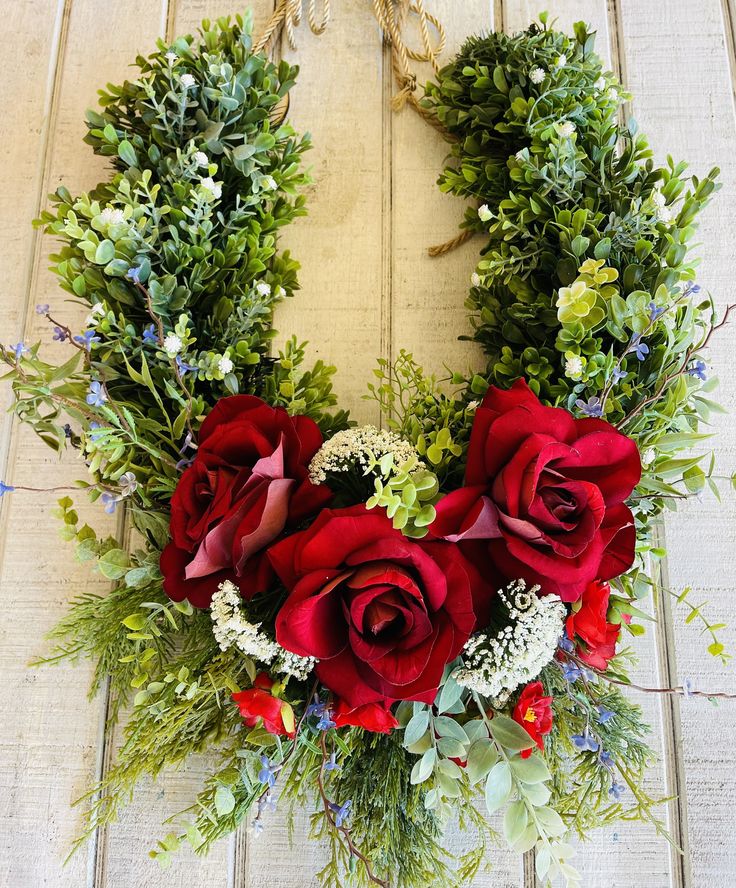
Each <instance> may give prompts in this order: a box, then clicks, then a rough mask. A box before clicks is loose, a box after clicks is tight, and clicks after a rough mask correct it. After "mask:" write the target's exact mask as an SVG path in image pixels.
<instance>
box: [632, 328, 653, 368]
mask: <svg viewBox="0 0 736 888" xmlns="http://www.w3.org/2000/svg"><path fill="white" fill-rule="evenodd" d="M629 351H633V352H635V353H636V356H637V358H638V359H639V360H640V361H643V360H644V358H646V356H647V355H648V354H649V346H648V345H647V344H646V342H642V338H641V333H634V335H633V336H632V337H631V345H630V346H629Z"/></svg>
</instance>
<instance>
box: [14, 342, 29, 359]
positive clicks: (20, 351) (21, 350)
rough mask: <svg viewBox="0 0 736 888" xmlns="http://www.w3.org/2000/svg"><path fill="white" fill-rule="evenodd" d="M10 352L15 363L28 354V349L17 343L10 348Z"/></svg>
mask: <svg viewBox="0 0 736 888" xmlns="http://www.w3.org/2000/svg"><path fill="white" fill-rule="evenodd" d="M10 351H12V352H13V354H14V355H15V360H16V363H17V362H18V361H20V359H21V358H22V357H23V355H27V354H28V353H29V352H30V349H29V348H28V347H27V346H26V345H25V344H24V343H22V342H18V343H16V344H15V345H11V346H10Z"/></svg>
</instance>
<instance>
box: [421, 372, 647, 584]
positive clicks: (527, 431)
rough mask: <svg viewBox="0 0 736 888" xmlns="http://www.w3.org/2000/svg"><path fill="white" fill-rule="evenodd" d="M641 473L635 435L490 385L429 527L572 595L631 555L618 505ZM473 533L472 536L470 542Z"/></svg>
mask: <svg viewBox="0 0 736 888" xmlns="http://www.w3.org/2000/svg"><path fill="white" fill-rule="evenodd" d="M640 476H641V461H640V458H639V452H638V450H637V448H636V445H635V444H634V442H633V441H632V440H631V439H630V438H627V437H626V435H623V434H621V432H619V431H617V430H616V429H615V428H613V426H611V425H610V424H609V423H607V422H605V421H604V420H602V419H574V418H573V417H572V416H571V415H570V413H568V412H567V410H562V409H561V408H559V407H544V406H543V405H542V404H540V402H539V400H538V399H537V397H536V396H535V395H534V394H533V393H532V392H531V391H530V389H529V388H528V386H527V384H526V383H525V382H524V381H523V380H519V381H518V382H516V383H515V384H514V385H513V387H512V388H511V389H509V390H508V391H502V390H501V389H498V388H495V387H491V388H490V389H489V390H488V393H487V394H486V396H485V398H484V399H483V403H482V405H481V406H480V407H479V408H478V410H477V412H476V416H475V421H474V423H473V430H472V432H471V436H470V446H469V449H468V462H467V468H466V472H465V486H464V487H462V488H460V490H455V491H453V492H452V493H450V494H448V495H447V496H446V497H444V498H443V499H442V500H440V502H439V503H438V505H437V518H436V520H435V522H434V524H433V525H432V528H431V530H432V533H433V534H434V535H435V536H438V537H441V538H443V539H447V540H450V541H452V542H462V544H463V546H464V548H465V550H466V554H468V555H469V556H470V557H473V558H474V559H475V560H476V563H478V566H479V567H480V568H481V569H482V570H485V568H484V567H483V564H484V563H485V562H488V561H490V562H492V563H493V564H495V566H496V568H498V570H500V571H501V573H502V574H503V575H504V576H505V577H506V578H508V579H509V580H510V579H518V578H522V579H525V580H527V581H528V582H530V583H535V584H539V585H540V586H541V590H542V594H547V593H556V594H557V595H559V596H560V597H561V598H562V600H563V601H576V600H577V599H578V598H580V596H581V595H582V594H583V590H584V589H585V587H586V585H587V584H588V583H589V582H591V580H594V579H610V578H611V577H615V576H618V575H619V574H621V573H623V572H624V571H625V570H627V569H628V568H629V567H630V566H631V564H632V562H633V560H634V545H635V542H636V538H635V531H634V519H633V516H632V514H631V511H630V510H629V509H628V507H627V506H625V505H624V500H625V499H626V497H628V496H629V494H630V493H631V491H632V490H633V488H634V487H635V485H636V484H637V482H638V481H639V478H640ZM479 541H481V542H479Z"/></svg>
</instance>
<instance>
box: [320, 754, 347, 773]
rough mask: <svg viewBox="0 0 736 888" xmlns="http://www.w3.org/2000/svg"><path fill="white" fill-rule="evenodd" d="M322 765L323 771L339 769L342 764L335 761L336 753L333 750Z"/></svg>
mask: <svg viewBox="0 0 736 888" xmlns="http://www.w3.org/2000/svg"><path fill="white" fill-rule="evenodd" d="M322 767H323V770H325V771H339V770H340V768H341V767H342V765H341V764H340V762H338V761H337V753H336V752H333V753H332V755H331V756H330V757H329V759H328V760H327V761H326V762H325V763H324V765H323V766H322Z"/></svg>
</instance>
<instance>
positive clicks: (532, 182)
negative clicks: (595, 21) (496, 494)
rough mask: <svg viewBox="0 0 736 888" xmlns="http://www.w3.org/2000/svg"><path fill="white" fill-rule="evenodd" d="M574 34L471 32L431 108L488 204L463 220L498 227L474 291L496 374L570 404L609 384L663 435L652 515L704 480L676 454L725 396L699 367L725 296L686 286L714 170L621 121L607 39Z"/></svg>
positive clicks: (458, 178) (455, 180) (456, 168)
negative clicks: (656, 150) (697, 166)
mask: <svg viewBox="0 0 736 888" xmlns="http://www.w3.org/2000/svg"><path fill="white" fill-rule="evenodd" d="M574 30H575V33H574V36H572V37H568V36H566V35H564V34H561V33H559V32H557V31H553V30H549V29H548V28H547V26H546V24H543V26H542V28H539V27H537V26H536V25H532V26H531V28H530V29H529V30H528V31H525V32H523V33H521V34H516V35H514V36H509V35H506V34H502V33H495V34H489V35H487V36H482V37H472V38H471V39H469V40H468V41H467V43H466V44H465V46H464V47H463V48H462V50H461V52H460V53H459V55H458V56H457V57H456V58H455V59H454V60H453V61H452V62H451V63H450V64H449V65H447V66H446V67H445V68H443V70H442V71H441V72H440V75H439V77H438V80H437V82H436V83H430V84H428V86H427V93H426V99H425V104H426V106H427V107H428V108H430V109H431V110H432V111H433V112H434V113H435V114H436V115H437V117H438V119H439V120H440V122H442V123H443V124H444V125H445V126H446V127H447V129H448V131H449V132H450V134H451V135H452V136H454V137H455V139H456V140H457V141H456V143H455V145H454V146H453V151H452V162H451V165H449V166H448V167H447V168H446V169H445V170H444V172H443V174H442V176H441V177H440V187H441V188H442V189H443V190H444V191H447V192H449V193H452V194H456V195H459V196H461V197H465V198H471V199H472V200H473V201H474V202H476V206H477V204H481V207H480V210H478V211H476V210H475V208H472V209H468V212H467V214H466V219H465V223H464V225H465V227H469V228H471V229H472V230H474V231H478V232H481V233H482V234H483V235H484V236H485V237H486V238H487V244H486V246H485V247H484V249H483V252H482V258H481V260H480V262H479V264H478V267H477V279H476V281H475V286H473V288H472V290H471V293H470V297H469V300H468V307H469V308H470V310H471V311H472V312H473V315H472V322H473V326H474V339H475V340H476V341H478V342H479V343H480V344H481V345H482V346H483V348H484V350H485V352H486V354H487V355H488V359H489V362H488V368H487V380H488V381H489V382H490V383H493V384H496V385H499V386H501V387H504V388H505V387H507V386H508V385H510V384H511V383H512V382H513V381H514V380H516V379H518V378H520V377H525V378H526V379H527V381H528V383H529V385H530V387H531V388H532V389H533V391H534V392H535V393H537V394H538V395H539V396H540V398H541V399H542V400H543V401H544V402H546V403H551V404H559V405H561V406H564V407H566V408H568V409H570V410H572V411H573V412H574V411H575V409H576V404H578V402H583V403H588V401H589V399H590V398H598V399H599V402H600V405H601V408H602V412H603V415H604V417H605V418H606V419H607V420H609V421H610V422H612V423H614V424H617V425H619V426H620V427H621V428H622V429H623V431H625V432H626V434H628V435H630V436H632V437H634V439H635V440H636V441H637V443H638V444H639V445H640V447H641V449H642V451H645V450H647V449H649V448H651V449H652V451H653V454H654V456H655V459H654V460H653V462H652V463H650V465H649V468H648V471H647V473H646V477H645V479H644V492H645V496H646V497H647V498H648V502H647V504H646V506H647V507H648V508H649V509H650V511H651V512H656V511H658V510H660V509H661V508H662V507H663V505H665V503H666V504H667V505H672V504H673V502H674V499H670V498H669V497H670V496H671V493H670V491H671V489H672V484H673V478H674V479H676V480H680V481H682V480H685V481H687V480H689V479H692V480H693V481H694V480H695V478H694V476H697V478H700V475H699V474H698V470H697V469H693V468H689V470H690V472H691V475H690V476H688V478H686V477H685V471H687V470H688V468H687V467H686V468H684V469H682V470H680V471H679V472H678V471H677V470H676V469H675V467H674V466H673V464H672V451H673V449H682V448H685V447H688V446H691V445H692V444H693V443H696V442H697V440H698V438H697V437H696V435H697V429H698V424H699V422H701V421H705V422H707V420H708V414H709V411H710V410H711V409H713V407H714V405H712V403H711V402H710V401H708V399H707V398H706V397H705V395H706V393H707V392H708V391H709V390H710V389H711V388H712V385H713V382H712V381H711V382H708V383H704V382H703V380H702V379H699V378H698V377H697V376H695V375H691V374H690V373H689V372H688V371H689V370H690V369H691V368H692V366H693V362H694V361H695V360H696V359H697V358H698V355H699V351H700V349H701V348H703V347H704V346H705V344H706V342H707V340H708V337H709V335H710V332H711V331H712V329H713V326H714V323H715V318H714V311H713V304H712V301H711V300H710V299H707V298H702V297H700V296H699V295H698V290H699V288H696V287H692V286H689V285H686V284H685V282H687V281H689V280H690V279H691V278H692V277H693V276H694V273H695V261H694V259H693V258H692V256H691V254H690V253H689V244H690V242H691V240H692V238H693V235H694V233H695V230H696V217H697V216H698V214H699V213H700V211H701V210H702V209H703V208H704V207H705V206H706V204H707V203H708V201H709V200H710V198H711V196H712V195H713V193H714V192H715V191H716V190H717V188H718V187H719V185H718V183H717V182H716V177H717V174H718V170H713V171H711V172H710V173H709V174H708V175H707V176H706V177H704V178H702V179H699V178H698V177H695V176H693V177H690V178H688V176H687V175H686V165H685V164H684V163H676V162H675V161H674V160H672V159H671V158H668V160H667V163H666V165H664V166H662V167H658V166H656V165H655V164H654V162H653V160H652V152H651V150H650V148H649V145H648V143H647V141H646V139H645V138H644V136H643V135H641V134H640V133H638V132H637V128H636V125H635V123H634V121H629V122H628V124H626V125H622V124H621V123H620V122H619V120H620V109H621V105H622V103H623V102H624V100H625V99H627V98H628V96H627V95H626V94H625V93H624V92H623V91H622V88H621V86H620V84H618V83H617V82H616V81H615V79H614V78H613V76H612V75H611V74H610V73H606V72H604V71H603V70H602V67H601V61H600V59H599V58H598V56H596V55H595V53H594V52H593V42H594V35H593V34H592V33H589V32H588V30H587V28H586V27H585V25H583V24H582V23H578V24H576V25H575V29H574ZM640 343H641V344H643V346H644V348H643V349H638V348H637V346H639V345H640ZM675 437H677V440H678V447H676V448H673V446H672V445H673V444H674V441H675ZM665 454H667V457H665ZM662 464H666V465H664V466H663V465H662ZM663 468H664V469H666V470H667V471H664V472H663V471H661V470H662V469H663ZM673 469H675V470H674V471H672V470H673ZM676 495H677V496H681V495H682V490H681V489H680V491H679V493H678V492H677V489H676Z"/></svg>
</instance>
